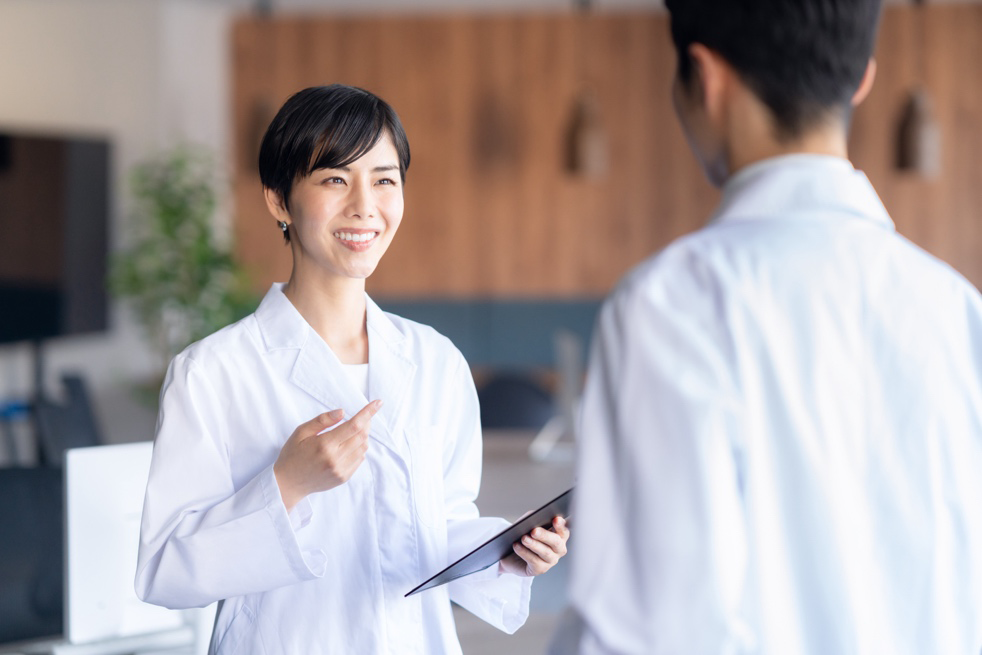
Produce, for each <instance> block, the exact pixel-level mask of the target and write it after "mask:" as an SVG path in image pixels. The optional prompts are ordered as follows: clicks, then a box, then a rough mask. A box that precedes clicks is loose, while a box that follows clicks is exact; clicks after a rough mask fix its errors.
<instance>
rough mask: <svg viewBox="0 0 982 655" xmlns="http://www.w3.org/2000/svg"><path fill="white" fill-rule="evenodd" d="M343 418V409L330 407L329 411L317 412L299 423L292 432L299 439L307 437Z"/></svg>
mask: <svg viewBox="0 0 982 655" xmlns="http://www.w3.org/2000/svg"><path fill="white" fill-rule="evenodd" d="M343 418H344V410H343V409H332V410H331V411H329V412H324V413H323V414H318V415H317V416H315V417H314V418H312V419H310V420H309V421H307V422H306V423H301V424H300V425H299V426H297V429H296V430H294V434H295V435H296V436H297V438H299V439H301V440H303V439H307V438H309V437H312V436H314V435H315V434H320V433H321V432H323V431H324V430H326V429H327V428H329V427H331V426H332V425H337V423H338V422H339V421H340V420H341V419H343Z"/></svg>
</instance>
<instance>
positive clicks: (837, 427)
mask: <svg viewBox="0 0 982 655" xmlns="http://www.w3.org/2000/svg"><path fill="white" fill-rule="evenodd" d="M593 364H594V365H593V366H592V368H591V374H590V379H589V381H588V390H587V394H586V398H585V401H584V402H585V406H584V423H583V426H582V433H583V444H582V447H581V463H580V471H579V478H580V484H579V489H580V492H581V495H580V497H579V498H580V500H579V501H578V506H577V508H576V509H575V510H574V514H575V515H576V517H577V520H578V521H579V522H580V524H581V525H584V526H590V529H591V530H592V531H600V532H601V533H602V534H603V535H604V536H605V538H604V539H598V538H597V535H596V534H591V535H584V537H583V538H581V539H580V541H579V542H578V543H577V544H575V547H574V548H573V549H572V554H573V559H574V572H578V573H576V574H575V575H574V580H573V584H572V589H571V600H572V605H573V607H574V608H575V609H576V610H577V612H578V613H579V614H580V615H581V616H585V617H589V618H588V619H587V620H586V621H585V633H586V634H587V636H586V637H585V638H584V640H583V643H584V644H590V643H592V644H593V646H581V647H582V651H581V652H584V653H589V652H618V653H620V652H624V653H631V652H638V653H661V652H673V653H674V652H685V653H689V654H695V653H704V652H705V653H723V652H762V653H781V654H783V653H796V654H815V655H818V654H823V655H825V654H829V653H893V654H899V653H910V654H911V655H914V654H924V653H935V652H937V653H946V654H947V653H965V654H966V655H968V654H972V655H977V653H978V652H979V649H980V648H982V617H980V616H979V615H978V612H977V608H979V607H980V606H982V570H980V569H979V566H978V564H976V563H975V560H974V559H973V557H975V555H976V554H977V553H979V552H982V475H980V474H979V473H978V471H980V470H982V299H980V297H979V294H978V292H977V291H976V290H975V289H973V288H972V287H971V286H970V285H968V284H967V283H966V282H965V281H964V280H963V279H962V278H961V277H960V276H958V275H957V274H955V273H954V272H952V271H951V270H950V269H949V268H948V267H947V266H946V265H944V264H942V263H940V262H938V261H937V260H935V259H934V258H932V257H930V256H929V255H927V254H925V253H923V252H922V251H920V250H919V249H918V248H916V247H915V246H913V245H912V244H910V243H909V242H907V241H906V240H905V239H903V238H902V237H900V236H898V235H897V234H896V233H895V232H894V230H893V226H892V223H890V221H889V218H888V217H887V216H886V213H885V210H883V208H882V205H880V204H879V201H878V200H877V199H876V196H875V193H874V192H873V190H872V188H871V187H869V185H868V183H867V182H866V180H865V177H863V176H862V175H861V174H859V173H856V172H854V171H853V170H852V169H851V167H850V166H849V164H848V162H847V161H846V160H840V159H836V158H822V157H808V156H804V157H802V156H798V157H788V158H778V159H773V160H768V161H765V162H763V163H761V164H757V165H756V166H754V167H751V168H748V169H747V170H745V171H742V172H741V173H740V174H739V175H738V176H737V177H735V178H734V179H732V180H731V181H730V182H729V183H728V185H727V187H726V194H725V196H724V200H723V204H722V207H721V209H720V212H719V213H718V215H717V217H716V219H715V220H714V222H713V224H712V225H710V226H709V227H707V228H706V229H704V230H702V231H700V232H697V233H695V234H694V235H691V236H689V237H686V238H684V239H682V240H680V241H678V242H676V243H675V244H673V245H671V246H669V248H667V249H666V250H665V251H664V252H663V253H661V254H659V255H658V256H656V257H654V258H652V259H651V260H649V261H648V262H646V263H645V264H643V265H642V266H641V267H639V268H638V269H637V270H636V271H634V272H633V273H632V274H631V275H629V276H628V278H627V279H626V280H625V282H624V284H623V285H622V287H621V288H620V289H619V291H618V292H617V294H615V296H614V297H613V298H612V300H611V301H610V302H609V303H608V305H607V307H606V308H605V311H604V314H603V317H602V319H601V323H600V330H599V336H598V342H597V344H596V346H595V351H594V362H593ZM598 435H602V436H601V437H599V438H598ZM612 510H613V511H612ZM591 648H592V649H593V650H591ZM758 648H759V651H757V650H756V649H758ZM728 649H729V650H728Z"/></svg>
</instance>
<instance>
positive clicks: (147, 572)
mask: <svg viewBox="0 0 982 655" xmlns="http://www.w3.org/2000/svg"><path fill="white" fill-rule="evenodd" d="M367 324H368V338H369V391H370V394H369V395H370V396H371V398H372V399H375V398H381V399H382V400H383V402H384V404H383V406H382V408H381V411H380V412H379V413H378V414H377V415H376V416H375V417H374V419H373V420H372V427H371V438H370V443H369V450H368V454H367V459H366V461H365V462H364V463H363V464H362V465H361V467H359V469H358V470H357V471H356V472H355V474H354V475H353V476H352V477H351V479H350V480H348V482H346V483H345V484H343V485H341V486H339V487H336V488H335V489H332V490H329V491H326V492H322V493H317V494H312V495H311V496H308V497H307V498H306V499H304V500H303V501H301V502H300V503H299V504H298V505H297V506H296V507H295V508H294V510H293V511H292V512H291V513H290V514H289V515H288V514H287V512H286V510H285V508H284V506H283V503H282V500H281V498H280V495H279V489H278V487H277V485H276V481H275V478H274V476H273V472H272V465H273V462H274V461H275V460H276V457H277V455H278V454H279V451H280V448H281V447H282V445H283V443H284V441H285V440H286V439H287V438H288V437H289V436H290V434H291V433H292V432H293V430H294V429H295V428H296V427H297V426H298V425H299V424H300V423H302V422H304V421H307V420H309V419H311V418H313V417H314V416H316V415H318V414H320V413H322V412H325V411H327V410H330V409H335V408H339V407H340V408H343V409H344V411H345V415H346V416H347V417H351V416H353V415H354V414H355V413H356V412H357V411H358V410H360V409H361V408H362V407H363V406H364V405H365V404H366V403H367V402H368V400H369V399H367V398H365V397H364V395H363V391H361V390H358V389H356V388H354V387H353V386H352V384H351V382H350V381H349V378H348V377H347V376H346V375H345V373H344V370H343V368H342V364H341V363H340V362H339V361H338V359H337V358H336V357H335V355H334V354H333V352H332V351H331V350H330V348H329V347H328V346H327V344H326V343H325V342H324V341H323V340H322V339H321V338H320V337H319V336H318V335H317V334H316V333H315V332H314V331H313V330H312V329H311V328H310V326H309V325H308V324H307V323H306V321H304V319H303V317H301V315H300V314H299V313H298V312H297V311H296V309H295V308H294V307H293V305H292V304H291V303H290V301H289V300H288V299H287V298H286V296H284V295H283V293H282V290H281V286H280V285H274V286H273V288H272V289H271V290H270V291H269V293H268V294H267V295H266V297H265V298H264V300H263V301H262V304H261V305H260V307H259V308H258V310H257V311H256V313H255V314H253V315H251V316H249V317H247V318H245V319H244V320H242V321H240V322H238V323H236V324H234V325H231V326H229V327H227V328H225V329H223V330H221V331H219V332H217V333H216V334H214V335H212V336H210V337H208V338H206V339H204V340H202V341H201V342H199V343H197V344H195V345H193V346H191V347H189V348H188V349H187V350H186V351H184V352H183V353H181V354H180V355H178V356H177V357H176V358H175V359H174V361H173V363H172V364H171V366H170V369H169V371H168V374H167V378H166V381H165V383H164V387H163V391H162V394H161V406H160V414H159V419H158V425H157V435H156V440H155V444H154V452H153V462H152V465H151V470H150V478H149V483H148V485H147V495H146V502H145V506H144V513H143V525H142V529H141V538H140V554H139V562H138V569H137V575H136V589H137V594H138V595H139V596H140V597H141V598H143V599H144V600H146V601H148V602H151V603H156V604H159V605H164V606H167V607H172V608H186V607H200V606H205V605H207V604H209V603H212V602H214V601H217V600H224V603H223V606H222V607H221V609H220V611H219V614H218V617H217V621H216V625H215V631H214V635H213V637H212V644H211V652H212V653H222V654H229V655H231V654H235V655H248V654H253V653H255V654H260V653H261V654H265V655H274V654H280V653H282V654H288V653H289V654H301V653H302V654H304V655H312V654H318V653H323V654H328V653H331V654H334V653H338V654H344V655H351V654H356V653H357V654H361V653H366V654H368V653H372V654H375V653H379V654H381V653H385V654H388V653H400V654H401V653H406V654H409V653H413V654H419V655H432V654H434V653H460V646H459V644H458V641H457V636H456V632H455V628H454V622H453V616H452V612H451V607H450V600H451V599H452V600H453V601H454V602H456V603H458V604H459V605H461V606H462V607H464V608H466V609H468V610H470V611H471V612H473V613H474V614H475V615H477V616H479V617H480V618H482V619H484V620H486V621H487V622H489V623H491V624H492V625H495V626H496V627H498V628H500V629H502V630H505V631H507V632H513V631H514V630H516V629H517V628H518V627H519V626H521V625H522V623H523V622H524V621H525V618H526V617H527V615H528V603H529V594H530V587H531V579H530V578H520V577H517V576H513V575H507V574H506V575H501V576H499V575H498V574H497V570H496V569H488V570H486V571H484V572H480V573H477V574H474V575H472V576H468V577H466V578H462V579H460V580H458V581H455V582H452V583H450V584H449V585H445V586H442V587H438V588H435V589H432V590H429V591H426V592H423V593H420V594H416V595H414V596H412V597H410V598H405V597H404V594H405V593H406V592H408V591H409V590H410V589H412V588H413V587H414V586H416V585H417V584H418V583H419V582H421V581H422V580H424V579H425V578H427V577H429V576H430V575H432V574H433V573H435V572H436V571H438V570H439V569H441V568H442V567H443V566H445V565H446V564H448V563H449V562H450V561H453V559H454V558H456V557H457V556H459V555H460V554H463V553H464V552H466V551H467V550H468V549H469V548H470V547H472V546H474V545H476V544H477V543H480V541H481V540H482V539H484V538H486V537H487V536H489V535H490V534H492V533H494V532H497V531H498V530H500V529H501V528H502V527H503V526H504V525H507V524H506V523H505V522H504V521H503V520H501V519H494V518H479V517H478V511H477V508H476V506H475V505H474V499H475V498H476V496H477V493H478V487H479V484H480V476H481V454H482V450H481V433H480V421H479V412H478V404H477V396H476V393H475V391H474V384H473V381H472V379H471V377H470V372H469V369H468V367H467V364H466V362H465V361H464V359H463V357H462V356H461V355H460V353H459V352H458V351H457V349H456V348H454V347H453V345H452V344H451V343H450V342H449V340H447V339H446V338H445V337H443V336H441V335H439V334H438V333H437V332H436V331H434V330H433V329H431V328H429V327H426V326H423V325H419V324H417V323H413V322H412V321H408V320H405V319H402V318H399V317H396V316H392V315H389V314H386V313H384V312H382V311H381V310H380V309H379V308H378V306H376V305H375V304H374V303H373V302H372V301H371V300H370V299H369V300H368V316H367Z"/></svg>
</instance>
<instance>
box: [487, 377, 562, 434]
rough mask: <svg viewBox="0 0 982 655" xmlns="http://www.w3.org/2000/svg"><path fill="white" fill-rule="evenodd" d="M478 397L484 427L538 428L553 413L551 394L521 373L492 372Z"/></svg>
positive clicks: (554, 409)
mask: <svg viewBox="0 0 982 655" xmlns="http://www.w3.org/2000/svg"><path fill="white" fill-rule="evenodd" d="M477 397H478V401H479V402H480V403H481V426H482V427H484V428H485V429H525V430H539V429H541V428H542V426H544V425H545V424H546V423H547V422H548V421H549V419H551V418H552V417H553V416H554V415H555V413H556V407H555V404H554V402H553V399H552V395H551V394H550V393H549V392H548V391H546V390H545V389H544V388H543V387H542V386H541V385H539V384H538V383H537V382H536V381H535V380H533V379H532V378H531V377H529V376H528V375H524V374H522V373H498V374H495V376H494V377H492V378H491V379H490V380H488V382H487V384H485V385H483V386H482V387H481V388H480V389H479V390H478V392H477Z"/></svg>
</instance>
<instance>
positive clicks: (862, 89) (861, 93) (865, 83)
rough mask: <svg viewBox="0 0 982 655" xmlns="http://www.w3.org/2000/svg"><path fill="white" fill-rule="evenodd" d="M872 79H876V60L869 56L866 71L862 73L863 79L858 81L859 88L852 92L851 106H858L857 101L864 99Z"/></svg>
mask: <svg viewBox="0 0 982 655" xmlns="http://www.w3.org/2000/svg"><path fill="white" fill-rule="evenodd" d="M874 79H876V60H875V59H873V58H872V57H870V58H869V61H868V62H866V71H865V72H864V73H863V79H862V80H860V82H859V88H858V89H856V92H855V93H853V94H852V101H851V102H852V106H853V107H858V106H859V103H861V102H862V101H863V100H866V96H868V95H869V92H870V90H871V89H872V88H873V80H874Z"/></svg>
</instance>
